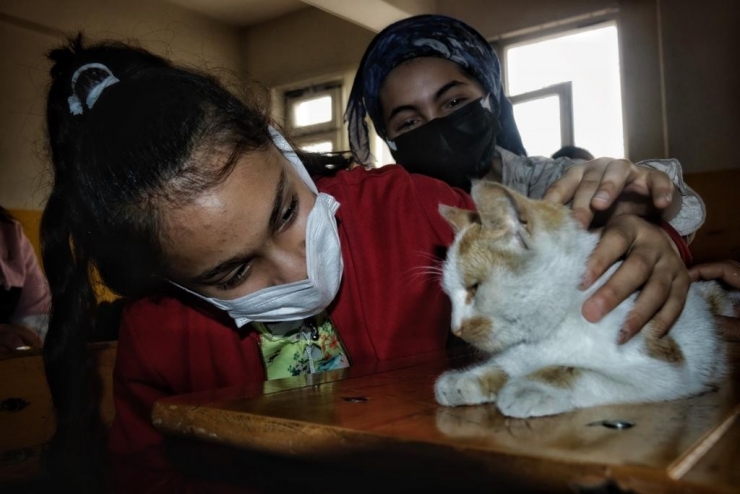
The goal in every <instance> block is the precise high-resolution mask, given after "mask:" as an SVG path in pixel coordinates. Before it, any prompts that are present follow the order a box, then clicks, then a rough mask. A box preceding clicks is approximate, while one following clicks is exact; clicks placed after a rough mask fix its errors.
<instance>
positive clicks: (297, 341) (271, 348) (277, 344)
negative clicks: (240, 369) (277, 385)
mask: <svg viewBox="0 0 740 494" xmlns="http://www.w3.org/2000/svg"><path fill="white" fill-rule="evenodd" d="M253 324H254V326H255V327H256V328H257V330H258V331H259V332H260V352H261V354H262V361H263V363H264V364H265V371H266V374H267V379H268V380H269V379H280V378H283V377H291V376H299V375H302V374H313V373H314V372H322V371H326V370H333V369H342V368H345V367H349V359H348V357H347V352H346V351H345V349H344V346H343V345H342V342H341V340H340V339H339V335H338V334H337V331H336V329H335V328H334V324H333V323H332V322H331V319H330V318H329V316H328V315H327V314H326V313H324V312H322V313H321V314H319V315H317V316H314V317H310V318H308V319H304V320H303V321H298V322H297V323H296V324H295V327H294V328H293V329H289V330H288V331H287V332H285V333H284V334H277V332H276V331H273V330H271V328H270V326H271V325H267V324H264V323H260V322H254V323H253Z"/></svg>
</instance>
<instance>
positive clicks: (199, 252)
mask: <svg viewBox="0 0 740 494" xmlns="http://www.w3.org/2000/svg"><path fill="white" fill-rule="evenodd" d="M285 162H286V160H285V158H284V157H283V155H282V154H281V153H280V151H278V150H277V149H276V148H275V147H274V146H272V145H270V146H269V148H267V149H264V150H258V151H254V152H249V153H245V154H244V156H242V157H240V158H239V159H238V161H237V163H236V164H235V166H234V168H233V170H231V172H230V173H229V175H228V176H227V177H226V178H225V179H224V180H223V181H222V182H221V183H219V184H218V185H217V186H215V187H212V188H210V189H209V190H206V191H204V192H203V193H202V194H199V195H197V196H196V197H195V198H194V199H193V200H192V201H190V202H189V203H188V204H185V205H178V206H177V207H169V208H165V210H164V211H163V216H164V222H163V228H164V231H163V232H162V233H163V234H164V243H165V251H166V254H167V257H168V260H169V261H170V263H173V262H174V263H175V264H177V263H179V262H183V263H188V264H192V265H198V264H200V261H202V260H205V259H206V258H208V257H211V256H212V255H214V254H217V253H219V252H220V251H222V250H224V249H227V248H228V247H229V246H230V244H231V243H232V242H234V241H235V239H237V238H238V241H239V242H240V243H241V244H242V245H244V244H251V243H258V242H259V240H260V238H261V237H262V236H263V235H264V234H265V233H266V230H267V225H268V221H269V218H270V214H271V212H272V209H273V205H274V202H275V197H276V194H277V193H278V192H277V191H278V188H279V183H280V180H281V177H283V176H286V175H287V176H289V177H290V175H291V174H290V170H289V168H290V167H289V166H286V165H285ZM288 180H290V178H288Z"/></svg>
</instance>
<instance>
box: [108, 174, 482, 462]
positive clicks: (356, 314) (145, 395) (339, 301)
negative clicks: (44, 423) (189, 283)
mask: <svg viewBox="0 0 740 494" xmlns="http://www.w3.org/2000/svg"><path fill="white" fill-rule="evenodd" d="M316 186H317V187H318V189H319V190H320V191H321V192H325V193H327V194H331V195H332V196H334V197H335V198H336V199H337V201H339V203H340V207H339V210H338V211H337V215H336V217H337V222H338V227H339V238H340V242H341V246H342V256H343V260H344V275H343V279H342V285H341V287H340V290H339V293H338V295H337V298H336V299H335V300H334V302H333V303H332V305H331V306H329V309H328V310H329V314H330V316H331V318H332V320H333V322H334V324H335V326H336V328H337V331H338V333H339V336H340V338H341V339H342V341H343V342H344V346H345V349H346V350H347V352H348V354H349V358H350V362H351V364H360V363H367V362H375V361H378V360H387V359H394V358H399V357H404V356H408V355H413V354H420V353H426V352H431V351H435V350H440V349H442V348H444V346H445V342H446V340H447V336H448V333H449V325H450V305H449V301H448V299H447V297H446V296H445V295H444V293H443V292H442V290H441V287H440V282H439V279H438V277H435V276H434V275H432V274H429V269H428V267H429V266H433V265H435V264H438V263H439V261H441V259H443V257H444V249H445V247H446V246H447V245H449V244H450V243H451V242H452V239H453V233H452V229H451V228H450V226H449V225H448V224H447V222H446V221H445V220H444V219H443V218H442V217H441V216H440V214H439V212H438V206H439V204H440V203H442V204H448V205H453V206H457V207H461V208H465V209H475V206H474V204H473V202H472V200H471V199H470V197H469V196H468V195H467V194H465V193H464V192H462V191H460V190H458V189H453V188H451V187H449V186H447V185H446V184H444V183H442V182H439V181H437V180H434V179H432V178H429V177H425V176H422V175H410V174H409V173H408V172H406V171H405V170H404V169H403V168H402V167H400V166H387V167H383V168H381V169H377V170H372V171H366V170H364V169H362V168H357V169H355V170H353V171H343V172H339V173H338V174H337V176H335V177H331V178H327V177H325V178H321V179H319V180H317V181H316ZM182 300H186V299H185V298H182V299H180V298H179V297H178V298H174V297H169V296H160V297H156V298H148V299H143V300H139V301H136V302H134V303H133V304H131V305H129V306H128V307H127V308H126V309H125V311H124V314H123V319H122V322H121V329H120V333H119V340H118V356H117V361H116V367H115V371H114V389H113V393H114V401H115V406H116V417H115V420H114V422H113V427H112V429H111V434H110V446H111V449H112V451H113V452H114V453H116V454H127V453H133V452H137V451H141V450H142V449H144V448H146V447H148V446H152V445H155V444H158V443H159V442H160V441H161V439H162V438H161V435H160V434H159V433H158V432H157V431H156V430H155V429H154V427H153V426H152V425H151V419H150V415H151V411H152V407H153V404H154V402H155V401H156V400H158V399H160V398H163V397H165V396H172V395H177V394H183V393H190V392H195V391H202V390H207V389H213V388H218V387H228V386H239V385H244V384H247V383H253V382H261V381H263V380H264V379H265V371H264V368H263V364H262V359H261V357H260V352H259V348H258V335H257V334H256V332H254V331H250V329H249V326H246V327H245V328H242V330H237V329H235V326H234V325H233V324H232V323H231V322H230V320H229V319H228V317H226V318H224V317H223V315H221V317H219V316H213V315H208V313H207V311H203V310H196V309H195V308H194V307H193V306H192V305H194V304H192V305H188V304H187V303H186V302H183V301H182Z"/></svg>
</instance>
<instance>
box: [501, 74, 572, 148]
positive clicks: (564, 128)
mask: <svg viewBox="0 0 740 494" xmlns="http://www.w3.org/2000/svg"><path fill="white" fill-rule="evenodd" d="M548 96H557V98H558V103H559V105H560V145H561V146H573V145H574V141H573V135H574V130H573V83H572V82H571V81H566V82H560V83H558V84H553V85H552V86H547V87H543V88H540V89H536V90H534V91H529V92H526V93H520V94H517V95H516V96H509V101H511V104H512V106H516V104H517V103H526V102H528V101H535V100H538V99H541V98H546V97H548Z"/></svg>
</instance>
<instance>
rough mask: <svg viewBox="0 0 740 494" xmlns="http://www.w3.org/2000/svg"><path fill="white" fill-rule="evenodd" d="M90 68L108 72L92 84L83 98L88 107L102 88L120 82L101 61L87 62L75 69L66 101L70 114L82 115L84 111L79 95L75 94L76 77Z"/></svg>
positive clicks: (95, 99) (92, 103) (98, 95)
mask: <svg viewBox="0 0 740 494" xmlns="http://www.w3.org/2000/svg"><path fill="white" fill-rule="evenodd" d="M90 69H100V70H103V71H105V72H107V73H108V77H106V78H105V79H103V80H102V81H100V82H98V83H97V84H95V86H93V88H92V89H91V90H90V92H89V93H88V94H87V98H86V99H85V104H86V105H87V107H88V108H89V109H91V108H92V107H93V105H95V102H96V101H97V100H98V98H99V97H100V95H101V94H102V93H103V90H104V89H105V88H107V87H108V86H112V85H113V84H115V83H117V82H120V80H119V79H118V78H116V76H114V75H113V72H111V71H110V69H109V68H108V67H106V66H105V65H103V64H102V63H88V64H85V65H83V66H82V67H80V68H79V69H77V70H76V71H75V73H74V74H72V83H71V86H72V96H70V97H69V98H67V103H68V104H69V111H70V113H72V115H82V114H83V113H84V108H83V106H82V102H81V101H80V97H79V96H77V91H76V89H75V85H76V84H77V79H78V78H79V77H80V74H82V73H83V72H85V71H87V70H90Z"/></svg>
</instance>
